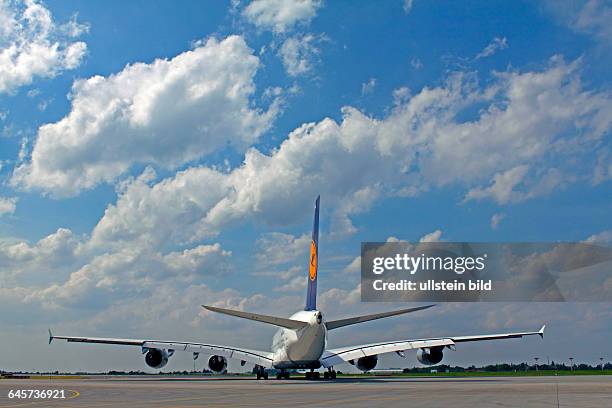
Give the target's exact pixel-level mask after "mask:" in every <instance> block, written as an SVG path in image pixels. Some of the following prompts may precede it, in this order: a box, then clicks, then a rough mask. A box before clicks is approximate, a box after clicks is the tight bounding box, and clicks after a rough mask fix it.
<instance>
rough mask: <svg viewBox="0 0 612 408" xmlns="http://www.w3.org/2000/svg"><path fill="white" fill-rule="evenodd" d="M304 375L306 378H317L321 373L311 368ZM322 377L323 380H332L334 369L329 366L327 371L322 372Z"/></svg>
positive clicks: (334, 375)
mask: <svg viewBox="0 0 612 408" xmlns="http://www.w3.org/2000/svg"><path fill="white" fill-rule="evenodd" d="M305 377H306V379H307V380H318V379H319V378H321V373H320V372H318V371H314V370H312V369H311V370H310V371H306V374H305ZM323 378H324V379H325V380H334V379H335V378H336V370H334V369H333V368H332V367H329V368H328V369H327V371H326V372H324V373H323Z"/></svg>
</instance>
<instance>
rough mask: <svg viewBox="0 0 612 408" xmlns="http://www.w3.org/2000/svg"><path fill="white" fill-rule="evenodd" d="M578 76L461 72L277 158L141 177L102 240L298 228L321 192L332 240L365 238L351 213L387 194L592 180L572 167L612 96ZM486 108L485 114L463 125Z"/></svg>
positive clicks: (317, 130) (586, 152) (492, 193)
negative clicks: (251, 226)
mask: <svg viewBox="0 0 612 408" xmlns="http://www.w3.org/2000/svg"><path fill="white" fill-rule="evenodd" d="M576 69H577V66H576V63H572V64H566V63H564V62H563V61H561V60H559V59H554V60H553V61H552V63H551V66H550V67H549V68H547V69H546V70H543V71H541V72H526V73H518V72H506V73H498V74H497V81H496V82H494V83H493V84H492V85H491V86H490V87H488V88H485V89H482V90H481V89H479V88H478V87H477V84H475V83H474V81H473V80H472V79H471V78H470V77H466V76H462V75H459V76H457V75H454V76H451V78H449V80H448V81H447V82H446V83H445V85H444V86H441V87H438V88H424V89H423V90H421V91H420V92H419V93H417V94H416V95H414V96H412V97H410V98H407V99H406V100H405V101H404V102H402V103H401V104H399V105H397V106H395V107H394V108H393V110H392V111H391V112H390V113H389V114H388V115H387V116H386V117H385V118H383V119H375V118H371V117H368V116H366V115H364V114H363V113H362V112H360V111H358V110H357V109H355V108H352V107H345V108H343V110H342V113H343V118H342V120H341V121H340V122H339V123H338V122H336V121H334V120H332V119H329V118H327V119H323V120H322V121H320V122H318V123H308V124H304V125H302V126H300V127H298V128H297V129H295V130H294V131H293V132H291V134H290V135H289V137H288V138H287V139H286V140H285V141H284V142H283V143H281V145H280V146H279V147H278V148H277V149H276V150H274V151H272V152H271V153H270V154H263V153H262V152H260V151H259V150H257V149H255V148H252V149H250V150H249V151H247V153H246V156H245V160H244V163H243V165H242V166H240V167H238V168H235V169H233V170H232V171H230V172H229V173H222V172H219V171H216V170H214V169H209V168H205V167H194V168H189V169H187V170H185V171H182V172H179V173H178V174H177V175H176V176H174V177H170V178H168V179H165V180H162V181H161V182H159V183H156V184H153V185H149V184H148V183H147V182H143V181H142V180H140V179H136V180H134V181H132V182H130V183H127V184H126V186H125V188H124V189H123V190H122V192H121V194H120V196H119V199H118V200H117V203H116V205H111V206H109V207H108V208H107V210H106V213H105V215H104V217H103V218H102V219H101V220H100V222H99V223H98V225H97V226H96V228H95V230H94V233H93V239H94V241H97V242H100V243H113V244H117V243H120V242H121V241H122V240H125V239H138V240H152V241H156V240H158V241H162V242H163V241H165V240H170V241H175V240H179V241H181V240H182V241H189V240H197V239H200V238H202V237H206V236H210V235H214V234H216V233H217V232H218V231H219V229H221V228H224V227H226V226H229V225H231V224H233V223H236V222H239V221H240V220H244V219H256V220H257V221H258V222H260V223H264V224H268V225H287V224H290V223H295V222H296V221H298V220H301V219H303V217H305V214H309V206H310V204H311V202H312V200H313V198H314V197H316V196H317V194H321V195H322V201H323V203H324V204H323V205H324V206H325V207H326V208H327V209H328V210H327V214H331V225H332V226H331V228H330V230H331V234H330V237H333V236H334V234H336V235H343V234H350V233H352V232H354V231H355V230H356V227H355V226H353V224H352V222H351V216H352V215H354V214H358V213H360V212H363V211H366V210H367V209H369V208H370V206H371V205H372V203H373V202H375V201H376V200H378V199H379V198H380V197H388V196H398V195H399V196H406V195H414V194H418V193H419V191H422V190H424V189H427V188H431V186H441V185H446V184H448V183H455V184H458V185H460V186H465V187H466V189H467V190H468V193H467V195H466V199H467V200H470V199H483V198H492V199H494V200H496V201H498V202H500V203H506V202H514V201H520V200H526V199H529V198H533V197H537V196H539V195H543V194H548V193H549V192H551V191H552V190H553V189H555V188H558V187H560V186H562V185H563V184H564V183H571V182H573V181H575V180H576V178H575V177H576V176H575V175H574V174H578V173H579V172H580V171H583V172H584V174H585V177H588V175H589V174H590V173H591V172H592V168H583V167H578V168H575V167H572V166H574V165H575V164H576V163H578V162H580V163H590V162H589V160H582V161H580V160H577V158H578V157H584V158H585V159H586V158H588V157H591V156H592V154H593V148H594V146H596V145H597V144H598V141H599V140H600V139H601V138H602V137H603V135H604V134H606V133H607V132H609V129H610V119H609V118H610V117H611V116H609V114H608V112H612V101H611V100H610V97H609V96H608V94H606V93H600V92H596V91H585V90H583V89H582V87H581V84H580V81H579V78H578V77H577V75H576ZM474 103H477V104H478V105H480V106H482V105H483V104H484V105H485V107H484V108H482V109H481V110H480V112H479V114H478V115H477V117H476V118H474V119H473V120H472V121H458V120H457V119H456V114H457V113H458V112H461V111H463V109H466V108H468V107H471V106H472V104H474ZM508 152H513V154H508ZM568 158H571V159H572V160H568ZM551 161H552V162H554V163H555V165H558V166H559V167H553V166H552V165H551V164H550V163H551ZM564 166H566V167H564ZM562 181H563V183H562ZM482 183H489V184H488V185H487V186H485V187H482V186H481V185H482ZM203 185H206V186H209V187H208V190H206V191H205V190H204V189H201V188H199V186H203Z"/></svg>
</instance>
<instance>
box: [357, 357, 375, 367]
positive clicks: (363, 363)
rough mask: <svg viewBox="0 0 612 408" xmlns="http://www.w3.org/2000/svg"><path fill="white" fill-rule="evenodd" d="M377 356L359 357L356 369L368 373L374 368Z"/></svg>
mask: <svg viewBox="0 0 612 408" xmlns="http://www.w3.org/2000/svg"><path fill="white" fill-rule="evenodd" d="M377 363H378V356H368V357H361V358H360V359H359V360H357V368H358V369H360V370H361V371H370V370H373V369H374V367H376V364H377Z"/></svg>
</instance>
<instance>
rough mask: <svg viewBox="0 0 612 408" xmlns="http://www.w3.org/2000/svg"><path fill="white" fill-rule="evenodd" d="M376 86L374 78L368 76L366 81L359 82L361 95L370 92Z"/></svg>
mask: <svg viewBox="0 0 612 408" xmlns="http://www.w3.org/2000/svg"><path fill="white" fill-rule="evenodd" d="M375 88H376V78H370V79H368V80H367V82H364V83H363V84H361V96H364V95H367V94H371V93H372V92H374V89H375Z"/></svg>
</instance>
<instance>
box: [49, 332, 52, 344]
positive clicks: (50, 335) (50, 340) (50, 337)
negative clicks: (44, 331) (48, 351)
mask: <svg viewBox="0 0 612 408" xmlns="http://www.w3.org/2000/svg"><path fill="white" fill-rule="evenodd" d="M52 341H53V333H51V329H49V344H51V342H52Z"/></svg>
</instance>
